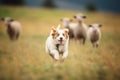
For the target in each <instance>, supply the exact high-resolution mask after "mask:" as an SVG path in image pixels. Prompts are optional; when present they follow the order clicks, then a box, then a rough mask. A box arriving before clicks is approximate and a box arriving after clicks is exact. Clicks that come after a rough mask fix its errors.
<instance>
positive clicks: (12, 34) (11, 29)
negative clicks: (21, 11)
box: [0, 17, 21, 40]
mask: <svg viewBox="0 0 120 80" xmlns="http://www.w3.org/2000/svg"><path fill="white" fill-rule="evenodd" d="M0 19H1V20H2V21H3V22H4V23H5V25H6V27H7V33H8V36H9V38H10V39H11V40H17V39H18V38H19V35H20V30H21V24H20V23H19V22H18V21H16V20H14V19H12V18H10V17H5V18H0Z"/></svg>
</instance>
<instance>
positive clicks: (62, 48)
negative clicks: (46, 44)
mask: <svg viewBox="0 0 120 80" xmlns="http://www.w3.org/2000/svg"><path fill="white" fill-rule="evenodd" d="M56 47H57V50H58V51H59V52H64V45H60V44H58V45H56Z"/></svg>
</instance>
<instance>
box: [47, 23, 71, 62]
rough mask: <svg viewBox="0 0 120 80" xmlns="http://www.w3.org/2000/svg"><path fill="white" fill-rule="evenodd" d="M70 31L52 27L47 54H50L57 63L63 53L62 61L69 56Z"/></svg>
mask: <svg viewBox="0 0 120 80" xmlns="http://www.w3.org/2000/svg"><path fill="white" fill-rule="evenodd" d="M68 33H69V30H68V29H66V28H65V29H60V25H58V27H57V28H54V27H52V29H51V32H50V36H49V37H48V38H47V40H46V53H48V54H50V56H52V58H53V59H54V60H55V61H58V60H59V56H60V53H62V61H64V59H65V58H66V57H67V56H68V44H69V35H68Z"/></svg>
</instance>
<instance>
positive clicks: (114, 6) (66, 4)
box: [0, 0, 120, 13]
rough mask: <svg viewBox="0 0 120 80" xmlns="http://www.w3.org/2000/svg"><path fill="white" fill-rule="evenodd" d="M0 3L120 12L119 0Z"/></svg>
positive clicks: (11, 0)
mask: <svg viewBox="0 0 120 80" xmlns="http://www.w3.org/2000/svg"><path fill="white" fill-rule="evenodd" d="M0 4H1V5H22V6H27V7H48V8H57V9H68V10H88V11H104V12H116V13H120V0H0Z"/></svg>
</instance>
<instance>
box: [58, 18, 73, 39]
mask: <svg viewBox="0 0 120 80" xmlns="http://www.w3.org/2000/svg"><path fill="white" fill-rule="evenodd" d="M60 21H61V22H62V24H63V26H64V28H67V29H68V30H69V33H68V34H69V38H70V39H73V38H74V34H73V28H74V27H72V25H71V22H72V19H70V18H62V19H60Z"/></svg>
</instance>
